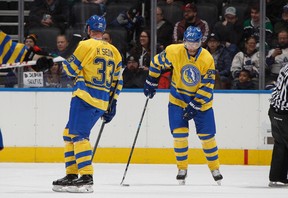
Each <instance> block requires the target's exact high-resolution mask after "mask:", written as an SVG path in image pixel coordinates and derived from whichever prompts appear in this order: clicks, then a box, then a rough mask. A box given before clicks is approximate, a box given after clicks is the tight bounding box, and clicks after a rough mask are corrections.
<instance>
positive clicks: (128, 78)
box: [123, 55, 148, 88]
mask: <svg viewBox="0 0 288 198" xmlns="http://www.w3.org/2000/svg"><path fill="white" fill-rule="evenodd" d="M147 76H148V70H144V69H143V68H140V67H139V57H137V56H135V55H130V56H128V57H127V66H126V69H125V70H124V72H123V88H143V87H144V83H145V80H146V78H147Z"/></svg>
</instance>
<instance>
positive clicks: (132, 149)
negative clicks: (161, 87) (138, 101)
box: [120, 97, 149, 186]
mask: <svg viewBox="0 0 288 198" xmlns="http://www.w3.org/2000/svg"><path fill="white" fill-rule="evenodd" d="M148 101H149V97H147V99H146V102H145V105H144V109H143V112H142V115H141V118H140V122H139V124H138V128H137V131H136V136H135V138H134V142H133V145H132V148H131V151H130V155H129V158H128V162H127V165H126V168H125V172H124V175H123V178H122V181H121V183H120V185H122V186H129V184H123V182H124V179H125V177H126V173H127V170H128V167H129V164H130V160H131V158H132V154H133V151H134V148H135V144H136V141H137V137H138V134H139V131H140V127H141V124H142V121H143V117H144V114H145V111H146V108H147V105H148Z"/></svg>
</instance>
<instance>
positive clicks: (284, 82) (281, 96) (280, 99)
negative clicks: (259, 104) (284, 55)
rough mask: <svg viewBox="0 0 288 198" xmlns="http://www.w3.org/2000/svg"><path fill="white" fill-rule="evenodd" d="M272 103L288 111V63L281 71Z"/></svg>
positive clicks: (275, 106) (277, 107)
mask: <svg viewBox="0 0 288 198" xmlns="http://www.w3.org/2000/svg"><path fill="white" fill-rule="evenodd" d="M270 103H271V105H272V106H273V107H274V108H276V109H280V110H285V111H288V64H286V65H285V66H284V67H283V68H282V69H281V70H280V72H279V76H278V78H277V83H276V87H275V88H274V90H273V92H272V97H271V99H270Z"/></svg>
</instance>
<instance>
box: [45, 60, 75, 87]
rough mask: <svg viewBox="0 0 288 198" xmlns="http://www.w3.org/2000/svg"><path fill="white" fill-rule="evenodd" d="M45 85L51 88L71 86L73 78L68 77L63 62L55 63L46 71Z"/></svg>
mask: <svg viewBox="0 0 288 198" xmlns="http://www.w3.org/2000/svg"><path fill="white" fill-rule="evenodd" d="M44 83H45V85H44V87H50V88H67V87H68V88H71V87H72V84H73V83H72V80H71V79H70V78H68V77H67V75H66V74H65V73H64V71H63V68H62V63H54V65H53V66H52V67H51V68H50V69H49V70H48V71H47V72H45V73H44Z"/></svg>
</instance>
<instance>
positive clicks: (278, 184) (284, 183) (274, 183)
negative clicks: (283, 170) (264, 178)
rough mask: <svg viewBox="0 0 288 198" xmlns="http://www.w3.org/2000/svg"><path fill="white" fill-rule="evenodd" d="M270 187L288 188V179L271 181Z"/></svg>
mask: <svg viewBox="0 0 288 198" xmlns="http://www.w3.org/2000/svg"><path fill="white" fill-rule="evenodd" d="M268 186H269V187H272V188H282V187H284V188H288V179H285V180H281V181H270V182H269V185H268Z"/></svg>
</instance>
